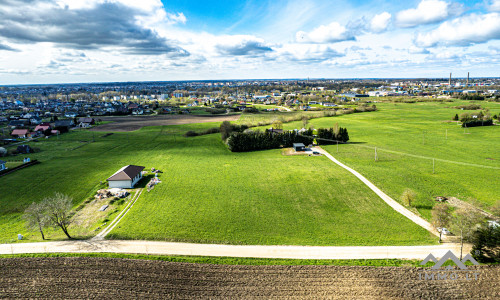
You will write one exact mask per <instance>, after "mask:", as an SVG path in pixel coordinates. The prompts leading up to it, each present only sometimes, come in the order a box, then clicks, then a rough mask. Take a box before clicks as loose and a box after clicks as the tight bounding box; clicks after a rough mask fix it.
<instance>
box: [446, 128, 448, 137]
mask: <svg viewBox="0 0 500 300" xmlns="http://www.w3.org/2000/svg"><path fill="white" fill-rule="evenodd" d="M446 139H448V129H446Z"/></svg>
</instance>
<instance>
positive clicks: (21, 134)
mask: <svg viewBox="0 0 500 300" xmlns="http://www.w3.org/2000/svg"><path fill="white" fill-rule="evenodd" d="M29 132H30V131H29V130H28V129H14V130H12V133H11V134H10V135H12V136H15V137H18V138H22V139H25V138H27V137H28V134H29Z"/></svg>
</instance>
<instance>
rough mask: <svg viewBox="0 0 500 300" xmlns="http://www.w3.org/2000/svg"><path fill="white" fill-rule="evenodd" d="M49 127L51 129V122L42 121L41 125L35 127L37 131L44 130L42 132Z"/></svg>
mask: <svg viewBox="0 0 500 300" xmlns="http://www.w3.org/2000/svg"><path fill="white" fill-rule="evenodd" d="M48 129H51V127H50V124H49V123H42V124H40V125H37V126H36V127H35V131H42V132H45V131H46V130H48Z"/></svg>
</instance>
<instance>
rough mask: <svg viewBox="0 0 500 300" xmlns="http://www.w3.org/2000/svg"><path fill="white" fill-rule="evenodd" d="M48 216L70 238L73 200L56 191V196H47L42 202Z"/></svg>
mask: <svg viewBox="0 0 500 300" xmlns="http://www.w3.org/2000/svg"><path fill="white" fill-rule="evenodd" d="M42 205H43V206H44V209H45V211H46V214H47V217H48V219H49V220H50V222H51V223H52V225H53V226H54V227H59V228H61V230H62V231H63V232H64V234H66V236H67V237H68V238H70V239H72V237H71V236H70V235H69V233H68V226H69V225H70V224H71V209H72V207H73V201H72V199H71V198H70V197H68V196H66V195H64V194H61V193H56V194H55V195H54V196H52V197H49V198H45V199H44V200H43V202H42Z"/></svg>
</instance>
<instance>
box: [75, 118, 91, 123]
mask: <svg viewBox="0 0 500 300" xmlns="http://www.w3.org/2000/svg"><path fill="white" fill-rule="evenodd" d="M78 122H80V123H92V122H94V119H92V118H79V119H78Z"/></svg>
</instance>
